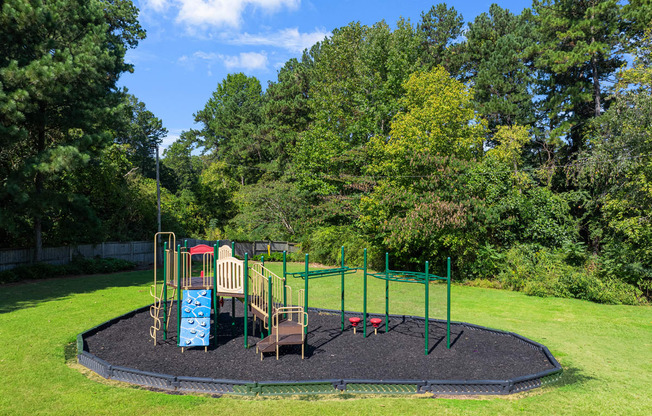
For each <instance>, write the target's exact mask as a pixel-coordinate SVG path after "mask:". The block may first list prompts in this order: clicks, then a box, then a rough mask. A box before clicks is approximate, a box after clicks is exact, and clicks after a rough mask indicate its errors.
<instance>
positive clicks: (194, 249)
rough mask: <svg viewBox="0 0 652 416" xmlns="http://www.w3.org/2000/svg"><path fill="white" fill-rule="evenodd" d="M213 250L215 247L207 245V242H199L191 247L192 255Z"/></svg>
mask: <svg viewBox="0 0 652 416" xmlns="http://www.w3.org/2000/svg"><path fill="white" fill-rule="evenodd" d="M212 252H213V247H211V246H207V245H206V244H199V245H196V246H194V247H190V255H193V254H204V253H212Z"/></svg>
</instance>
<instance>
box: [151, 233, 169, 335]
mask: <svg viewBox="0 0 652 416" xmlns="http://www.w3.org/2000/svg"><path fill="white" fill-rule="evenodd" d="M156 249H157V250H158V247H156ZM167 251H168V242H167V241H166V242H165V243H163V301H162V304H163V340H164V341H165V340H166V339H168V325H167V323H168V273H167V271H168V261H167V260H168V258H167ZM154 266H156V265H154Z"/></svg>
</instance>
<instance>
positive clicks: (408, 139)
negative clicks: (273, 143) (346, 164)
mask: <svg viewBox="0 0 652 416" xmlns="http://www.w3.org/2000/svg"><path fill="white" fill-rule="evenodd" d="M404 88H405V95H404V96H403V97H402V98H401V100H400V104H401V108H403V111H401V112H399V113H398V114H397V115H396V116H395V117H394V119H393V121H392V128H391V130H390V133H389V135H388V136H387V137H382V136H376V137H374V138H373V139H372V141H371V143H370V150H369V153H370V155H371V160H372V161H373V162H372V163H371V164H370V165H369V167H368V169H367V173H368V174H369V175H372V176H374V177H375V178H377V180H378V185H377V186H376V187H375V188H374V189H373V192H371V193H370V194H369V195H366V196H364V197H362V200H361V208H360V209H361V212H362V213H361V217H360V224H361V225H362V227H363V228H364V229H365V231H366V232H367V234H368V235H371V236H374V238H375V243H376V244H377V246H378V247H384V248H388V249H391V250H392V251H394V252H396V253H399V254H400V256H401V257H403V260H402V261H404V262H406V263H414V262H416V261H422V260H424V259H426V258H429V257H430V256H432V255H434V254H437V255H438V256H440V257H441V256H442V254H444V253H448V254H453V253H455V255H456V256H457V261H461V259H462V258H463V257H464V256H465V251H466V250H470V247H471V246H472V245H473V244H474V243H473V239H472V238H471V236H473V235H474V233H476V232H477V230H474V229H472V228H471V227H470V225H471V221H470V219H471V218H472V216H473V212H474V210H475V202H474V200H473V198H472V195H470V194H469V193H468V192H467V189H468V188H467V186H466V183H467V182H468V178H469V176H468V175H467V174H466V172H467V171H468V170H469V169H470V168H471V167H472V166H473V161H474V160H475V159H477V158H480V157H481V156H482V153H483V149H482V143H483V136H484V133H485V128H486V123H485V122H484V121H483V120H482V119H480V118H478V117H477V115H476V114H475V112H474V109H473V103H472V101H471V99H472V94H471V91H470V90H469V89H468V88H467V87H465V86H464V84H462V83H461V82H459V81H456V80H455V79H453V78H451V77H450V75H449V74H448V72H446V70H444V69H443V68H442V67H438V68H436V69H434V70H433V71H429V72H424V73H419V72H417V73H414V74H412V75H411V76H410V77H409V79H408V80H407V81H406V82H405V84H404ZM476 244H477V243H476Z"/></svg>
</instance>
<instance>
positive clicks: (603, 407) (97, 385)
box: [0, 264, 652, 416]
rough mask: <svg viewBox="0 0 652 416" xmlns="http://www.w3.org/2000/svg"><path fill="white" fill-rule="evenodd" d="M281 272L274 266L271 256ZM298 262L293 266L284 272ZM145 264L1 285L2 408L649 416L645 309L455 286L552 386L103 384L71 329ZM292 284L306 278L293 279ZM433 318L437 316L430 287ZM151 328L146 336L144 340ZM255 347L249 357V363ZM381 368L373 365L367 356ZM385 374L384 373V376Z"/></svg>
mask: <svg viewBox="0 0 652 416" xmlns="http://www.w3.org/2000/svg"><path fill="white" fill-rule="evenodd" d="M269 266H270V268H272V269H274V270H280V265H278V264H270V265H269ZM302 268H303V265H301V264H291V265H290V270H291V271H300V270H302ZM151 280H152V272H151V271H149V272H147V271H145V272H130V273H118V274H112V275H96V276H87V277H77V278H62V279H52V280H44V281H35V282H29V283H24V284H18V285H13V286H2V287H0V414H2V415H20V414H25V415H34V414H65V415H75V414H93V415H95V414H110V415H116V414H130V415H131V414H133V415H144V414H156V415H176V414H184V415H188V414H193V415H199V414H214V415H230V414H239V415H246V414H258V415H260V414H265V415H320V416H323V415H331V414H332V415H340V414H355V415H360V414H374V415H384V414H392V415H404V414H408V415H430V414H432V415H449V414H451V415H460V414H474V415H475V414H491V415H494V414H501V415H502V414H542V415H560V414H581V415H583V416H584V415H591V414H596V415H614V414H620V415H650V414H652V309H651V308H650V307H649V306H637V307H634V306H611V305H598V304H594V303H589V302H584V301H578V300H569V299H557V298H535V297H528V296H525V295H523V294H521V293H515V292H507V291H499V290H490V289H480V288H472V287H465V286H458V285H454V286H453V288H452V299H453V300H452V307H451V314H452V319H453V320H454V321H466V322H471V323H475V324H479V325H485V326H489V327H492V328H497V329H502V330H507V331H514V332H517V333H519V334H521V335H524V336H526V337H528V338H531V339H533V340H535V341H538V342H541V343H543V344H545V345H546V346H547V347H548V348H549V349H550V351H551V352H552V353H553V354H554V356H555V357H556V358H557V359H558V360H559V362H560V363H561V364H562V366H563V367H564V375H563V377H562V379H561V380H560V381H559V382H557V383H556V384H553V385H551V386H548V387H544V388H541V389H535V390H533V391H531V392H528V393H523V394H519V395H512V396H507V397H467V398H463V399H459V398H436V399H433V398H426V397H423V396H421V397H419V396H414V397H412V396H411V397H405V396H373V397H371V396H367V397H362V396H351V395H329V396H321V397H314V396H311V397H297V398H241V397H235V396H234V397H227V396H224V397H220V398H213V397H201V396H183V395H174V394H167V393H161V392H153V391H148V390H146V389H142V388H139V387H135V386H129V385H126V384H122V383H117V382H112V381H106V380H104V379H102V378H100V377H99V376H97V375H95V374H93V373H90V372H89V371H88V370H85V369H84V368H83V367H80V366H79V365H77V364H76V362H75V360H74V355H75V353H76V350H75V339H76V336H77V334H78V333H79V332H82V331H84V330H86V329H88V328H91V327H93V326H95V325H97V324H99V323H102V322H104V321H106V320H108V319H110V318H113V317H115V316H117V315H120V314H123V313H125V312H128V311H130V310H133V309H135V308H137V307H140V306H143V305H146V304H149V303H151V297H150V295H149V286H150V284H151ZM289 283H290V285H291V286H293V287H303V281H302V280H299V279H290V282H289ZM339 285H340V279H339V277H331V278H323V279H317V280H311V281H310V306H319V307H325V308H332V309H338V308H339V305H340V288H339ZM384 287H385V283H384V282H383V281H377V280H375V279H372V278H370V279H369V289H368V290H369V312H383V311H384V296H385V293H384ZM390 292H391V293H390V313H400V314H403V313H405V314H411V315H422V314H423V305H424V292H423V286H422V285H416V284H406V283H402V284H401V283H392V284H391V286H390ZM346 296H347V302H346V309H348V310H362V275H361V274H360V273H358V274H356V275H351V276H347V288H346ZM430 303H431V314H430V316H431V317H438V318H443V317H445V312H444V311H445V286H444V285H439V284H433V286H432V289H431V298H430ZM148 336H149V334H146V333H145V334H143V337H148ZM256 358H257V356H256V354H255V353H254V352H253V351H252V360H253V359H256ZM370 365H380V363H370ZM388 378H391V375H388Z"/></svg>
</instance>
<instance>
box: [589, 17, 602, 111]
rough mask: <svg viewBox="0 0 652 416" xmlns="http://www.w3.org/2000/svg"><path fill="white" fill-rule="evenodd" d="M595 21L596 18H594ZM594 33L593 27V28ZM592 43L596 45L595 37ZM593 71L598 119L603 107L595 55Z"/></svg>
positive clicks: (593, 57)
mask: <svg viewBox="0 0 652 416" xmlns="http://www.w3.org/2000/svg"><path fill="white" fill-rule="evenodd" d="M593 19H595V16H593ZM591 31H593V27H592V28H591ZM591 43H592V44H593V43H595V37H592V38H591ZM591 69H592V71H593V98H594V100H595V116H596V117H598V116H599V115H600V113H601V112H602V106H601V105H600V77H599V76H598V62H597V59H596V56H595V54H593V56H591Z"/></svg>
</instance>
